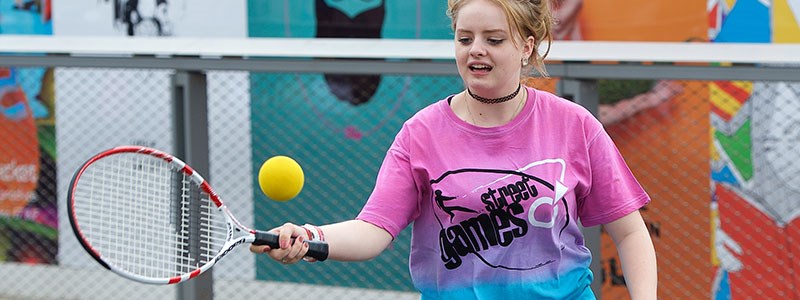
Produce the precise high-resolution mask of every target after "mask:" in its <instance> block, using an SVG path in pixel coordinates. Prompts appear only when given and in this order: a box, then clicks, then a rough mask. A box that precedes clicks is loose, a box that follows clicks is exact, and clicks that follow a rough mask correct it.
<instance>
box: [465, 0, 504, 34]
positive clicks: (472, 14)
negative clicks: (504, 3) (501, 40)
mask: <svg viewBox="0 0 800 300" xmlns="http://www.w3.org/2000/svg"><path fill="white" fill-rule="evenodd" d="M455 30H456V31H473V32H474V31H505V32H507V31H508V30H509V27H508V18H507V16H506V14H505V11H503V8H502V7H500V5H499V4H497V3H495V2H493V1H488V0H473V1H468V2H467V3H466V4H464V6H462V7H461V8H460V9H459V10H458V12H456V15H455Z"/></svg>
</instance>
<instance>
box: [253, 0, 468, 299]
mask: <svg viewBox="0 0 800 300" xmlns="http://www.w3.org/2000/svg"><path fill="white" fill-rule="evenodd" d="M334 2H335V3H334ZM320 3H325V5H327V6H328V7H327V10H325V13H326V14H329V15H328V17H331V15H336V16H334V17H338V18H341V17H347V18H349V19H353V21H362V22H368V23H369V22H371V23H370V24H367V25H363V26H361V25H355V26H352V27H346V26H345V27H344V28H323V29H322V31H324V32H325V33H324V34H328V35H330V34H337V33H342V32H344V33H345V34H348V28H355V29H354V30H353V31H352V32H350V33H353V34H370V33H369V32H359V30H360V29H359V28H362V27H363V28H369V30H373V31H374V30H379V32H380V34H379V36H378V37H382V38H421V39H452V33H451V30H450V23H449V19H448V18H447V17H446V16H445V7H446V2H445V1H409V0H395V1H385V2H384V1H372V0H368V1H363V0H353V1H332V0H331V1H323V0H318V1H313V0H309V1H255V0H251V1H249V2H248V4H249V7H248V18H249V25H248V28H249V35H250V36H251V37H302V38H311V37H315V36H316V35H317V33H318V30H320V29H318V27H321V26H324V25H320V26H318V23H317V15H316V10H315V8H316V6H315V5H317V4H320ZM329 3H331V4H335V5H329ZM381 8H382V9H383V11H382V12H380V11H376V9H381ZM336 10H339V11H338V12H337V11H336ZM371 10H372V11H371ZM367 14H371V15H367ZM381 15H382V17H383V19H382V22H380V23H375V20H376V19H378V20H379V18H378V17H380V16H381ZM322 19H325V18H324V17H323V18H322ZM363 28H362V29H363ZM322 31H320V32H322ZM460 90H462V84H461V81H460V79H459V78H458V77H457V76H447V77H442V76H394V75H393V76H377V75H372V76H370V75H364V76H337V75H330V74H327V75H326V74H308V73H303V74H266V73H261V74H251V92H250V94H251V106H252V137H253V141H252V142H253V143H252V144H253V160H254V161H253V165H252V168H253V169H252V172H253V174H256V173H257V172H258V168H259V167H260V164H261V163H262V162H263V161H264V160H266V159H267V158H269V157H271V156H274V155H288V156H291V157H293V158H295V159H296V160H297V161H298V162H299V163H300V164H301V166H303V168H304V171H305V175H306V184H305V187H304V189H303V191H302V192H301V193H300V195H299V196H298V197H297V198H296V199H294V200H292V201H289V202H282V203H281V202H274V201H269V200H267V199H266V197H265V196H264V195H263V194H261V192H260V191H259V190H257V189H256V190H254V191H253V192H254V196H255V197H254V199H255V207H254V211H255V213H256V215H255V227H256V228H272V227H275V226H277V225H280V224H283V223H284V222H287V221H291V222H294V223H299V224H303V223H312V224H326V223H331V222H338V221H344V220H348V219H352V218H354V217H355V216H356V215H357V214H358V212H359V211H360V209H361V207H362V205H363V204H364V202H365V201H366V200H367V198H368V197H369V194H370V193H371V191H372V188H373V184H374V180H375V177H376V176H377V172H378V169H379V167H380V164H381V162H382V161H383V157H384V155H385V153H386V150H387V149H388V147H389V145H390V144H391V142H392V140H393V139H394V136H395V134H396V133H397V131H398V130H399V129H400V127H401V126H402V124H403V122H404V121H405V120H406V119H408V118H409V117H411V116H412V115H413V114H414V113H415V112H417V111H418V110H420V109H421V108H423V107H425V106H427V105H430V104H431V103H433V102H435V101H436V100H439V99H442V98H444V97H446V96H447V95H450V94H453V93H456V92H459V91H460ZM254 183H255V182H254ZM409 243H410V230H408V229H407V230H405V231H404V232H403V233H402V234H401V235H400V236H399V237H398V238H397V239H396V240H395V241H394V243H393V245H392V247H390V248H389V249H387V250H386V251H384V253H382V254H381V255H380V256H379V257H377V258H376V259H374V260H371V261H368V262H357V263H341V262H334V261H327V262H324V263H316V264H308V263H300V264H296V265H292V266H288V267H286V266H282V265H280V264H278V263H275V262H273V261H272V260H271V259H269V258H268V257H266V256H258V257H257V261H256V264H257V271H256V276H257V278H258V279H261V280H269V281H286V282H303V283H311V284H321V285H335V286H345V287H360V288H375V289H390V290H406V291H410V290H413V287H412V285H411V279H410V276H409V273H408V251H409V246H410V245H409Z"/></svg>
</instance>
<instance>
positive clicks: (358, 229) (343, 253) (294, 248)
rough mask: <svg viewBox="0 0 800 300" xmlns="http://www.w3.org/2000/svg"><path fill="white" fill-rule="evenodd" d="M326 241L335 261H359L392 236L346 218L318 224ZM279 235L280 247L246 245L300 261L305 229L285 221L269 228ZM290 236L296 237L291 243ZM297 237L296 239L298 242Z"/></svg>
mask: <svg viewBox="0 0 800 300" xmlns="http://www.w3.org/2000/svg"><path fill="white" fill-rule="evenodd" d="M319 228H320V229H321V230H322V232H323V233H324V234H325V241H326V242H327V243H328V247H329V251H330V252H329V254H328V258H329V259H333V260H339V261H362V260H369V259H372V258H374V257H376V256H378V254H380V253H381V252H383V250H384V249H386V248H387V247H388V246H389V244H390V243H391V242H392V236H391V235H390V234H389V233H388V232H386V231H385V230H383V229H382V228H380V227H377V226H375V225H372V224H370V223H367V222H364V221H360V220H350V221H344V222H340V223H334V224H329V225H324V226H320V227H319ZM271 231H272V232H275V233H278V234H279V235H280V238H279V241H280V243H281V248H280V249H270V247H268V246H254V245H251V246H250V251H252V252H253V253H267V254H268V255H269V256H270V257H272V259H274V260H277V261H280V262H282V263H285V264H292V263H296V262H298V261H300V259H302V258H303V256H305V253H306V252H307V251H308V246H307V244H306V243H302V241H304V240H306V239H307V238H308V236H307V233H306V230H305V229H304V228H302V227H300V226H298V225H295V224H291V223H286V224H284V225H283V226H281V227H278V228H275V229H273V230H271ZM291 237H297V239H296V242H295V243H294V244H291ZM298 241H299V242H298Z"/></svg>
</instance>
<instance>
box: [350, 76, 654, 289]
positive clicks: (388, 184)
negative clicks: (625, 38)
mask: <svg viewBox="0 0 800 300" xmlns="http://www.w3.org/2000/svg"><path fill="white" fill-rule="evenodd" d="M450 99H451V97H448V98H447V99H443V100H441V101H438V102H436V103H434V104H431V105H430V106H428V107H426V108H424V109H422V110H420V111H419V112H418V113H417V114H416V115H415V116H413V117H412V118H410V119H409V120H408V121H407V122H406V123H405V124H404V125H403V127H402V129H401V130H400V132H399V133H398V134H397V136H396V138H395V140H394V142H393V144H392V145H391V147H390V148H389V150H388V152H387V155H386V157H385V159H384V162H383V165H382V166H381V169H380V171H379V173H378V177H377V183H376V187H375V189H374V191H373V192H372V194H371V196H370V198H369V200H368V201H367V203H366V205H365V206H364V208H363V209H362V211H361V213H360V214H359V215H358V217H357V219H360V220H364V221H366V222H369V223H372V224H375V225H377V226H379V227H381V228H383V229H385V230H386V231H388V232H389V233H390V234H391V235H392V236H394V237H396V236H397V235H398V234H399V233H400V231H402V230H403V229H404V228H405V227H406V226H408V225H409V224H412V223H413V230H412V241H411V253H410V271H411V277H412V279H413V282H414V286H415V287H416V288H417V289H418V290H419V291H420V292H421V294H422V299H425V300H427V299H458V300H465V299H503V300H511V299H594V295H593V294H592V292H591V290H590V287H589V286H590V284H591V282H592V278H593V275H592V273H591V271H590V270H589V263H590V261H591V259H592V255H591V253H590V252H589V250H588V249H587V248H586V246H585V245H584V239H583V235H582V234H581V231H580V229H579V226H578V222H581V223H582V225H583V226H587V227H588V226H594V225H599V224H605V223H609V222H612V221H614V220H616V219H618V218H620V217H622V216H625V215H627V214H629V213H631V212H634V211H636V210H637V209H639V208H641V207H642V206H644V205H645V204H647V203H648V202H649V201H650V198H649V196H648V195H647V194H646V193H645V191H644V190H643V189H642V187H641V186H640V185H639V183H638V182H637V181H636V179H635V178H634V176H633V175H632V173H631V171H630V170H629V169H628V167H627V165H626V164H625V162H624V160H623V158H622V156H621V155H620V153H619V151H618V150H617V148H616V146H615V145H614V143H613V141H612V140H611V138H610V137H609V136H608V134H607V133H606V131H605V130H604V129H603V127H602V125H601V124H600V123H599V122H598V121H597V119H596V118H595V117H594V116H592V115H591V114H590V113H589V112H588V111H587V110H586V109H584V108H583V107H581V106H579V105H577V104H575V103H572V102H570V101H567V100H564V99H562V98H560V97H557V96H555V95H553V94H550V93H547V92H543V91H539V90H536V89H532V88H528V100H527V102H526V104H525V106H524V107H523V108H522V110H521V112H520V113H519V115H518V116H517V117H516V118H514V119H513V120H512V121H511V122H509V123H508V124H506V125H503V126H499V127H492V128H483V127H478V126H474V125H471V124H469V123H467V122H464V121H463V120H461V119H460V118H459V117H458V116H456V115H455V113H454V112H453V111H452V109H451V108H450V106H449V101H450Z"/></svg>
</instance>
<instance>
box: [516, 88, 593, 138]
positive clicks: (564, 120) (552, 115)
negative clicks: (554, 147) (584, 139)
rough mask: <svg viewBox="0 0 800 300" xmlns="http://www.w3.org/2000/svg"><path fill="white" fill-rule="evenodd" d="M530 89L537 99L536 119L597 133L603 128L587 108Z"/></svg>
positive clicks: (553, 95)
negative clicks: (578, 127)
mask: <svg viewBox="0 0 800 300" xmlns="http://www.w3.org/2000/svg"><path fill="white" fill-rule="evenodd" d="M529 89H530V90H529V92H530V93H531V94H533V95H534V97H535V98H534V99H535V100H534V101H535V105H536V108H535V109H534V112H535V113H536V114H538V115H537V116H535V117H536V118H539V119H544V120H548V122H550V123H561V124H564V125H565V126H570V127H573V126H581V127H584V128H585V129H588V130H590V131H596V130H598V129H600V128H602V127H603V125H602V124H601V123H600V121H599V120H598V119H597V117H595V116H594V115H593V114H592V112H590V111H589V110H588V109H586V107H584V106H582V105H580V104H578V103H575V102H573V101H570V100H567V99H565V98H563V97H560V96H558V95H555V94H553V93H550V92H547V91H542V90H537V89H533V88H529Z"/></svg>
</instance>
